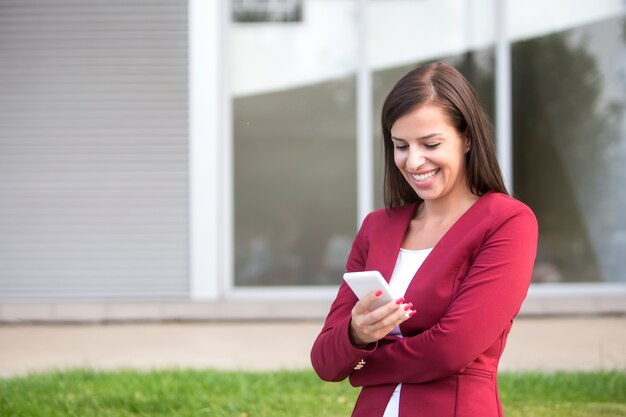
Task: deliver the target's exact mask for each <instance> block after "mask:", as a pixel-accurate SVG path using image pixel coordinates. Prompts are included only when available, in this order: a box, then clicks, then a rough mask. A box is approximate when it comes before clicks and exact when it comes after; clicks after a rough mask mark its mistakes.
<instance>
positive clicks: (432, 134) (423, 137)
mask: <svg viewBox="0 0 626 417" xmlns="http://www.w3.org/2000/svg"><path fill="white" fill-rule="evenodd" d="M439 135H442V133H438V132H435V133H429V134H428V135H426V136H421V137H419V138H416V140H424V139H430V138H432V137H435V136H439ZM391 140H401V141H403V142H406V139H402V138H397V137H395V136H393V135H392V136H391Z"/></svg>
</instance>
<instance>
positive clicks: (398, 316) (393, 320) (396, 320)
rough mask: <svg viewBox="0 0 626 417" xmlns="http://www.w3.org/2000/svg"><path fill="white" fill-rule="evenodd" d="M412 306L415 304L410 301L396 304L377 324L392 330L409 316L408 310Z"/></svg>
mask: <svg viewBox="0 0 626 417" xmlns="http://www.w3.org/2000/svg"><path fill="white" fill-rule="evenodd" d="M412 306H413V304H410V303H409V304H400V305H396V307H395V308H394V310H393V311H392V312H391V313H390V314H388V315H387V316H385V317H383V318H382V319H381V320H380V321H379V322H378V323H376V325H377V326H378V327H379V328H381V329H388V330H389V331H390V330H391V329H393V328H394V327H396V326H398V325H399V324H400V323H402V322H403V321H404V320H406V319H407V318H408V312H409V311H410V309H411V307H412Z"/></svg>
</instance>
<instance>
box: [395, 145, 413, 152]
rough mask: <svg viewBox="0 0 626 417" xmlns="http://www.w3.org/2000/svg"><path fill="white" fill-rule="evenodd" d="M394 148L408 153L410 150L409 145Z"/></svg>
mask: <svg viewBox="0 0 626 417" xmlns="http://www.w3.org/2000/svg"><path fill="white" fill-rule="evenodd" d="M394 147H395V148H396V149H397V150H399V151H406V150H407V149H409V145H395V146H394Z"/></svg>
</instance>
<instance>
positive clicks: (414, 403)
mask: <svg viewBox="0 0 626 417" xmlns="http://www.w3.org/2000/svg"><path fill="white" fill-rule="evenodd" d="M382 131H383V141H384V148H385V174H386V175H385V204H386V209H383V210H378V211H375V212H373V213H370V214H369V215H368V216H367V217H366V219H365V220H364V221H363V224H362V226H361V229H360V230H359V233H358V234H357V236H356V238H355V240H354V243H353V246H352V251H351V253H350V256H349V258H348V262H347V264H346V266H347V270H348V272H357V271H365V270H378V271H380V273H381V274H382V275H383V277H385V279H386V280H387V281H389V284H390V286H391V287H392V290H394V292H395V293H396V295H402V296H401V297H400V298H399V299H397V300H394V301H390V302H389V303H387V304H384V305H383V306H381V307H378V308H374V307H373V306H374V305H375V304H376V301H377V300H378V297H379V296H380V294H379V292H375V291H374V292H372V293H370V294H368V295H367V296H365V297H363V298H361V299H360V300H359V299H357V298H356V296H355V295H354V294H353V293H352V292H351V291H350V289H349V288H348V287H347V286H346V285H345V284H343V285H342V286H341V287H340V289H339V293H338V295H337V298H336V299H335V301H334V303H333V305H332V307H331V310H330V313H329V314H328V317H327V318H326V322H325V324H324V327H323V329H322V331H321V333H320V335H319V336H318V337H317V339H316V341H315V343H314V345H313V349H312V352H311V360H312V363H313V367H314V369H315V371H316V372H317V374H318V375H319V376H320V378H322V379H324V380H328V381H340V380H343V379H345V378H349V379H350V383H351V384H352V385H353V386H358V387H362V390H361V393H360V395H359V398H358V400H357V403H356V406H355V408H354V412H353V416H355V417H359V416H382V417H399V416H402V417H413V416H420V417H423V416H437V417H447V416H456V417H464V416H477V415H479V416H484V417H492V416H493V417H496V416H502V406H501V404H500V401H499V396H498V387H497V383H496V380H497V378H496V374H497V368H498V362H499V360H500V356H501V355H502V351H503V348H504V345H505V344H506V338H507V335H508V333H509V331H510V329H511V325H512V320H513V318H514V317H515V316H516V315H517V312H518V311H519V308H520V306H521V304H522V301H523V300H524V298H525V296H526V292H527V290H528V286H529V284H530V280H531V275H532V267H533V263H534V260H535V254H536V250H537V221H536V219H535V216H534V215H533V213H532V211H531V210H530V209H529V208H528V207H527V206H526V205H524V204H522V203H521V202H519V201H517V200H514V199H513V198H511V197H509V196H508V195H507V193H506V190H505V187H504V185H503V181H502V177H501V175H500V169H499V167H498V162H497V160H496V157H495V151H494V144H493V138H492V135H491V130H490V129H489V122H488V120H487V118H486V116H485V113H484V111H483V110H482V107H481V106H480V103H479V102H478V99H477V97H476V94H475V93H474V90H473V88H472V87H471V86H470V84H469V83H468V82H467V80H466V79H465V78H464V77H463V76H462V75H461V74H460V73H459V72H458V71H457V70H456V69H455V68H453V67H451V66H449V65H446V64H442V63H434V64H429V65H426V66H423V67H420V68H418V69H416V70H413V71H411V72H409V73H408V74H407V75H405V76H404V77H403V78H402V79H401V80H400V81H399V82H398V83H397V84H396V86H395V87H394V88H393V89H392V91H391V93H389V96H388V97H387V100H386V101H385V104H384V105H383V109H382ZM408 310H411V311H410V314H408V315H407V314H406V312H407V311H408Z"/></svg>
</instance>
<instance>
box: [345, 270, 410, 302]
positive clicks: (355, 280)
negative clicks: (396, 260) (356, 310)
mask: <svg viewBox="0 0 626 417" xmlns="http://www.w3.org/2000/svg"><path fill="white" fill-rule="evenodd" d="M343 279H344V281H346V284H348V286H349V287H350V288H351V289H352V291H353V292H354V293H355V294H356V296H357V297H359V300H360V299H361V298H363V297H365V296H366V295H367V294H369V293H371V292H372V291H378V290H380V291H382V292H383V293H382V295H381V296H380V297H379V299H378V300H376V302H374V304H372V307H371V308H370V309H371V310H372V311H373V310H376V309H377V308H378V307H380V306H382V305H385V304H387V303H388V302H389V301H392V300H395V299H397V298H398V297H395V296H394V294H393V291H392V290H391V287H390V286H389V284H388V283H387V281H385V279H384V278H383V276H382V275H381V274H380V272H378V271H362V272H346V273H345V274H343Z"/></svg>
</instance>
